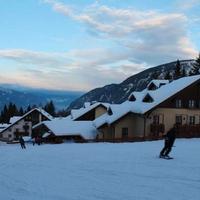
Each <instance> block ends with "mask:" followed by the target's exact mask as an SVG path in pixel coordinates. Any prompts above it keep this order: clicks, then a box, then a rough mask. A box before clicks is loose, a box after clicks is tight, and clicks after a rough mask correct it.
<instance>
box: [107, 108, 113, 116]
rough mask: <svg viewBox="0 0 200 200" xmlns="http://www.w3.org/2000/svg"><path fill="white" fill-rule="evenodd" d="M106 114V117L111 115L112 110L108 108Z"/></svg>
mask: <svg viewBox="0 0 200 200" xmlns="http://www.w3.org/2000/svg"><path fill="white" fill-rule="evenodd" d="M107 113H108V115H112V114H113V112H112V109H111V108H110V107H109V108H108V110H107Z"/></svg>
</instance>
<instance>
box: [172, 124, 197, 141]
mask: <svg viewBox="0 0 200 200" xmlns="http://www.w3.org/2000/svg"><path fill="white" fill-rule="evenodd" d="M175 130H176V137H179V138H192V137H200V124H195V125H188V124H184V125H175Z"/></svg>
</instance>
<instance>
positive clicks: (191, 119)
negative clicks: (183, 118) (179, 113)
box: [189, 116, 195, 125]
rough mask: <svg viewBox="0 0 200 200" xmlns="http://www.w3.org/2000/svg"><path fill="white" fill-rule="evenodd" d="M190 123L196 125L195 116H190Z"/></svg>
mask: <svg viewBox="0 0 200 200" xmlns="http://www.w3.org/2000/svg"><path fill="white" fill-rule="evenodd" d="M189 124H190V125H194V124H195V116H190V117H189Z"/></svg>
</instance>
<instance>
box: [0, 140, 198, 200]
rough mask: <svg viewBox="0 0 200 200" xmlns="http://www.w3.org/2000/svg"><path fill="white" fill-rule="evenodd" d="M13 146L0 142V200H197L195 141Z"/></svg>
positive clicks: (196, 141) (196, 143)
mask: <svg viewBox="0 0 200 200" xmlns="http://www.w3.org/2000/svg"><path fill="white" fill-rule="evenodd" d="M162 146H163V141H155V142H141V143H120V144H110V143H98V144H61V145H42V146H32V145H28V146H27V149H26V150H22V149H20V147H19V145H3V144H2V143H0V199H2V200H43V199H45V200H150V199H151V200H169V199H170V200H199V199H200V157H199V154H200V139H187V140H186V139H180V140H176V143H175V146H176V147H175V148H173V151H172V153H171V155H172V156H173V157H174V158H175V159H173V160H164V159H159V158H158V157H157V155H158V153H159V151H160V149H161V148H162Z"/></svg>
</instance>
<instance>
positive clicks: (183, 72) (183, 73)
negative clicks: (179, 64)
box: [181, 68, 187, 77]
mask: <svg viewBox="0 0 200 200" xmlns="http://www.w3.org/2000/svg"><path fill="white" fill-rule="evenodd" d="M186 76H187V73H186V71H185V69H184V68H183V69H182V71H181V77H186Z"/></svg>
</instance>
